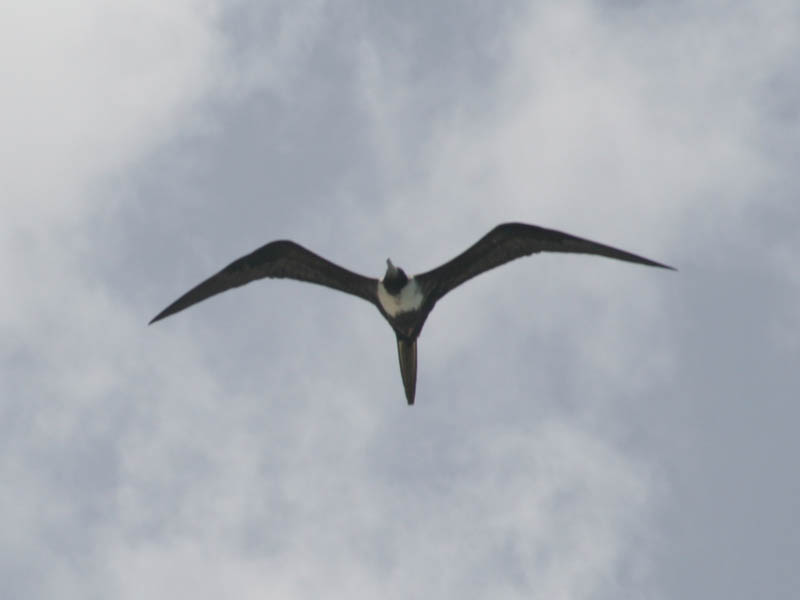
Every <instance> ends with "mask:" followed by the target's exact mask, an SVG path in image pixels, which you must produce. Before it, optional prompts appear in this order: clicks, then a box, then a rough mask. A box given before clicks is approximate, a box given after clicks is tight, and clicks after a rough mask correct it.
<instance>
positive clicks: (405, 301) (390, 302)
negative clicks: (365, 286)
mask: <svg viewBox="0 0 800 600" xmlns="http://www.w3.org/2000/svg"><path fill="white" fill-rule="evenodd" d="M422 300H423V297H422V290H420V289H419V285H418V284H417V282H416V281H415V280H414V278H413V277H412V278H411V279H409V280H408V283H407V284H406V285H405V287H404V288H403V289H402V290H400V293H399V294H397V295H396V296H392V295H391V294H390V293H389V292H387V291H386V288H385V287H383V282H382V281H379V282H378V302H380V303H381V306H382V307H383V310H385V311H386V314H388V315H389V316H390V317H396V316H397V315H399V314H400V313H404V312H411V311H412V310H417V309H418V308H419V307H420V306H422Z"/></svg>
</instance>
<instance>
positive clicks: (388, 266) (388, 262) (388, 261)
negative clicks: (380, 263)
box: [386, 258, 397, 277]
mask: <svg viewBox="0 0 800 600" xmlns="http://www.w3.org/2000/svg"><path fill="white" fill-rule="evenodd" d="M386 273H387V274H388V275H390V276H391V277H394V276H395V275H397V267H395V266H394V265H393V264H392V260H391V259H390V258H387V259H386Z"/></svg>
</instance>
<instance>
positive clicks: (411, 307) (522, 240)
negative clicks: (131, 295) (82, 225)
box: [150, 223, 674, 404]
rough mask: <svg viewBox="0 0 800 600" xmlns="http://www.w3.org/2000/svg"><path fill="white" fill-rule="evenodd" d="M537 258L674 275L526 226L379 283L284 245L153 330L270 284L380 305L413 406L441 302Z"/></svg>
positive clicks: (256, 255)
mask: <svg viewBox="0 0 800 600" xmlns="http://www.w3.org/2000/svg"><path fill="white" fill-rule="evenodd" d="M537 252H572V253H580V254H597V255H599V256H606V257H608V258H616V259H618V260H624V261H628V262H633V263H639V264H642V265H648V266H651V267H661V268H664V269H673V267H670V266H668V265H664V264H661V263H658V262H655V261H653V260H650V259H647V258H644V257H642V256H638V255H636V254H631V253H630V252H625V251H624V250H619V249H617V248H613V247H611V246H606V245H604V244H599V243H597V242H592V241H590V240H586V239H583V238H579V237H576V236H574V235H570V234H568V233H563V232H561V231H556V230H553V229H545V228H543V227H537V226H536V225H526V224H524V223H506V224H503V225H498V226H497V227H495V228H494V229H492V230H491V231H490V232H489V233H487V234H486V235H485V236H483V237H482V238H481V239H480V240H478V241H477V242H476V243H475V244H473V245H472V246H470V247H469V248H468V249H467V250H465V251H464V252H462V253H461V254H459V255H458V256H456V257H455V258H454V259H452V260H450V261H448V262H446V263H445V264H443V265H441V266H439V267H436V268H435V269H433V270H431V271H427V272H425V273H421V274H419V275H416V276H414V277H411V278H409V277H408V276H407V275H406V273H405V272H404V271H403V270H402V269H399V268H396V267H395V266H394V265H393V264H392V263H391V261H388V260H387V265H388V268H387V270H386V274H385V276H384V278H383V279H382V280H380V281H379V280H378V279H375V278H371V277H364V276H363V275H359V274H357V273H353V272H352V271H348V270H347V269H345V268H343V267H340V266H338V265H335V264H334V263H332V262H330V261H328V260H326V259H324V258H322V257H321V256H318V255H316V254H314V253H313V252H311V251H310V250H306V249H305V248H303V247H302V246H300V245H298V244H295V243H294V242H291V241H288V240H280V241H276V242H270V243H269V244H266V245H265V246H262V247H261V248H259V249H258V250H255V251H254V252H252V253H250V254H248V255H246V256H243V257H242V258H240V259H238V260H235V261H233V262H232V263H231V264H229V265H228V266H227V267H225V268H224V269H222V270H221V271H220V272H219V273H217V274H216V275H212V276H211V277H209V278H208V279H206V280H205V281H203V282H201V283H200V284H198V285H197V286H195V287H193V288H192V289H191V290H189V291H188V292H186V293H185V294H184V295H183V296H181V297H180V298H178V299H177V300H176V301H175V302H173V303H172V304H170V305H169V306H167V307H166V308H165V309H164V310H162V311H161V312H160V313H158V314H157V315H156V316H155V317H154V318H153V320H152V321H150V323H155V322H156V321H159V320H161V319H163V318H165V317H168V316H170V315H172V314H174V313H176V312H179V311H181V310H183V309H185V308H188V307H190V306H192V305H193V304H197V303H198V302H201V301H203V300H205V299H206V298H209V297H211V296H214V295H215V294H219V293H220V292H224V291H226V290H229V289H231V288H235V287H239V286H242V285H245V284H246V283H250V282H251V281H255V280H256V279H263V278H265V277H273V278H290V279H298V280H300V281H307V282H310V283H317V284H320V285H324V286H327V287H330V288H333V289H335V290H339V291H341V292H347V293H349V294H353V295H355V296H358V297H359V298H362V299H364V300H367V301H368V302H370V303H372V304H374V305H375V306H376V307H377V309H378V310H379V311H380V313H381V314H382V315H383V316H384V317H385V318H386V320H387V321H388V322H389V324H390V325H391V326H392V329H394V331H395V334H396V336H397V351H398V357H399V361H400V371H401V375H402V378H403V386H404V388H405V392H406V399H407V401H408V404H414V395H415V386H416V372H417V337H418V336H419V334H420V332H421V331H422V326H423V325H424V324H425V319H426V318H427V317H428V315H429V314H430V312H431V310H433V307H434V306H435V305H436V302H438V301H439V299H441V298H442V296H444V295H445V294H447V293H448V292H449V291H451V290H453V289H454V288H456V287H458V286H459V285H461V284H462V283H464V282H465V281H467V280H469V279H472V278H473V277H475V276H476V275H480V274H481V273H483V272H485V271H488V270H490V269H493V268H495V267H498V266H500V265H502V264H505V263H507V262H509V261H512V260H514V259H516V258H520V257H522V256H527V255H530V254H535V253H537ZM673 270H674V269H673Z"/></svg>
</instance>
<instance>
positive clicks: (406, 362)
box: [397, 338, 417, 406]
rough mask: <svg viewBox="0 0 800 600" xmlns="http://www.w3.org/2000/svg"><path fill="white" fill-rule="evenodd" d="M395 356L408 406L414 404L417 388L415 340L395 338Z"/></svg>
mask: <svg viewBox="0 0 800 600" xmlns="http://www.w3.org/2000/svg"><path fill="white" fill-rule="evenodd" d="M397 356H398V358H399V359H400V375H402V376H403V387H404V388H405V390H406V400H407V401H408V404H409V406H410V405H412V404H414V392H415V390H416V388H417V340H403V339H399V338H398V340H397Z"/></svg>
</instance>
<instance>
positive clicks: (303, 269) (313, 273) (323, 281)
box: [150, 240, 378, 324]
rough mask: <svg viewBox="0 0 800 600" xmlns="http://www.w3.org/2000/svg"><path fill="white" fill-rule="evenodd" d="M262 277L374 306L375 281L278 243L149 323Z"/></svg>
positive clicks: (244, 260) (202, 286) (229, 268)
mask: <svg viewBox="0 0 800 600" xmlns="http://www.w3.org/2000/svg"><path fill="white" fill-rule="evenodd" d="M264 277H281V278H289V279H298V280H300V281H308V282H310V283H317V284H319V285H324V286H327V287H330V288H333V289H335V290H339V291H341V292H347V293H348V294H353V295H355V296H358V297H359V298H363V299H364V300H367V301H368V302H371V303H372V304H375V302H376V299H375V298H376V293H377V285H378V280H377V279H371V278H369V277H364V276H363V275H359V274H358V273H353V272H352V271H348V270H347V269H344V268H342V267H340V266H338V265H335V264H333V263H332V262H330V261H328V260H325V259H324V258H322V257H321V256H317V255H316V254H314V253H313V252H311V251H310V250H306V249H305V248H303V247H302V246H300V245H299V244H295V243H294V242H290V241H288V240H279V241H276V242H270V243H269V244H266V245H265V246H262V247H261V248H259V249H258V250H255V251H254V252H251V253H250V254H248V255H247V256H243V257H241V258H240V259H238V260H235V261H233V262H232V263H231V264H229V265H228V266H227V267H225V268H224V269H222V270H221V271H220V272H219V273H217V274H216V275H212V276H211V277H209V278H208V279H206V280H205V281H203V282H202V283H200V284H198V285H196V286H195V287H193V288H192V289H191V290H189V291H188V292H186V293H185V294H184V295H183V296H181V297H180V298H178V299H177V300H175V302H173V303H172V304H170V305H169V306H168V307H167V308H165V309H164V310H162V311H161V312H160V313H158V314H157V315H156V316H155V317H154V318H153V320H152V321H150V323H151V324H152V323H155V322H156V321H159V320H161V319H163V318H164V317H168V316H170V315H172V314H175V313H176V312H179V311H181V310H183V309H184V308H188V307H190V306H191V305H192V304H197V303H198V302H202V301H203V300H205V299H206V298H210V297H211V296H214V295H215V294H219V293H221V292H224V291H226V290H229V289H231V288H235V287H239V286H242V285H244V284H246V283H250V282H251V281H255V280H256V279H263V278H264Z"/></svg>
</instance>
